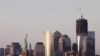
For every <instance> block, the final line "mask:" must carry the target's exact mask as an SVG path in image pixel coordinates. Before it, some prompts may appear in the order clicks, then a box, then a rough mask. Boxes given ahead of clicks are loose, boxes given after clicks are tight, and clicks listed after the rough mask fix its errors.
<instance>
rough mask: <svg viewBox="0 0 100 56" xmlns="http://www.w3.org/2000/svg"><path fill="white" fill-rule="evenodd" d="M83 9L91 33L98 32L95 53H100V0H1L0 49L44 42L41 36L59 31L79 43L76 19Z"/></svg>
mask: <svg viewBox="0 0 100 56" xmlns="http://www.w3.org/2000/svg"><path fill="white" fill-rule="evenodd" d="M80 7H82V8H83V14H84V18H86V19H87V20H88V23H89V30H91V31H95V32H96V37H95V38H96V53H97V54H99V53H100V45H99V44H100V43H99V42H100V36H99V35H100V34H99V33H100V30H99V29H100V0H0V47H5V46H6V45H7V44H11V42H20V43H21V45H23V43H24V38H25V34H26V33H28V42H31V43H32V46H33V48H34V45H35V43H36V42H38V41H42V33H43V31H45V30H50V31H51V32H52V33H53V32H55V31H56V30H59V31H60V32H61V33H62V34H67V35H68V36H69V37H70V38H71V40H72V42H75V41H76V33H75V31H76V30H75V29H76V28H75V27H76V19H78V18H79V17H80V10H79V8H80Z"/></svg>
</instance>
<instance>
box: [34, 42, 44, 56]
mask: <svg viewBox="0 0 100 56" xmlns="http://www.w3.org/2000/svg"><path fill="white" fill-rule="evenodd" d="M34 55H35V56H45V47H44V44H43V43H42V42H38V43H36V45H35V52H34Z"/></svg>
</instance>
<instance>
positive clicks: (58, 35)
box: [53, 31, 63, 56]
mask: <svg viewBox="0 0 100 56" xmlns="http://www.w3.org/2000/svg"><path fill="white" fill-rule="evenodd" d="M61 37H62V34H61V33H60V32H59V31H56V32H54V34H53V42H54V45H53V46H54V56H58V55H59V45H60V46H62V45H63V44H61V43H60V42H62V41H61V39H60V38H61ZM59 40H60V41H59Z"/></svg>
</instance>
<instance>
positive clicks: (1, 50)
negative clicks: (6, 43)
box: [0, 48, 4, 56]
mask: <svg viewBox="0 0 100 56" xmlns="http://www.w3.org/2000/svg"><path fill="white" fill-rule="evenodd" d="M0 56H4V48H0Z"/></svg>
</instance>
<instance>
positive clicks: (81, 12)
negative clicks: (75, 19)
mask: <svg viewBox="0 0 100 56" xmlns="http://www.w3.org/2000/svg"><path fill="white" fill-rule="evenodd" d="M80 14H81V18H83V11H82V7H80Z"/></svg>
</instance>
